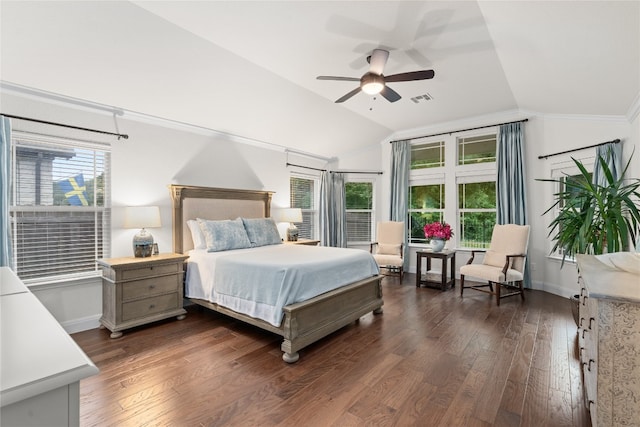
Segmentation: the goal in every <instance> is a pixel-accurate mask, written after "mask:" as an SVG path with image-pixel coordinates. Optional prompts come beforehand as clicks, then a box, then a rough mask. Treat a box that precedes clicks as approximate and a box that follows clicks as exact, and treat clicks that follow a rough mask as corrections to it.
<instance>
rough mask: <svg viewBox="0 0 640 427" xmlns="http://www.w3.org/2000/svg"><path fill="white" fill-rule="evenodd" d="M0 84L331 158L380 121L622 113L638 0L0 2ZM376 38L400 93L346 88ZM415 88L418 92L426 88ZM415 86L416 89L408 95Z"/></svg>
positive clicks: (381, 132)
mask: <svg viewBox="0 0 640 427" xmlns="http://www.w3.org/2000/svg"><path fill="white" fill-rule="evenodd" d="M0 15H1V16H0V18H1V24H2V29H1V30H0V31H1V32H0V36H1V38H2V41H1V49H2V50H1V51H0V59H1V64H0V72H1V79H2V81H3V82H5V83H10V84H13V85H19V86H24V87H27V88H35V89H39V90H43V91H47V92H51V93H55V94H60V95H64V96H68V97H73V98H78V99H83V100H88V101H92V102H97V103H101V104H105V105H110V106H115V107H118V108H122V109H124V110H128V111H134V112H140V113H144V114H148V115H152V116H157V117H161V118H166V119H171V120H175V121H178V122H183V123H188V124H193V125H197V126H201V127H205V128H210V129H214V130H219V131H223V132H228V133H232V134H235V135H240V136H243V137H247V138H252V139H256V140H259V141H264V142H268V143H271V144H276V145H280V146H284V147H291V148H295V149H298V150H302V151H306V152H310V153H315V154H319V155H324V156H327V157H331V156H334V155H337V154H339V153H341V152H344V151H350V150H355V149H360V148H363V147H366V146H369V145H371V144H377V143H378V142H380V141H381V140H383V139H385V138H387V137H389V136H390V135H392V134H393V133H397V132H402V131H406V130H407V129H414V128H421V127H427V126H431V125H437V124H440V123H447V122H452V121H457V120H461V119H464V118H468V117H478V116H490V115H492V114H496V113H499V112H505V111H513V110H520V111H524V112H535V113H542V114H585V115H607V116H608V115H613V116H624V115H626V114H628V112H629V110H630V108H632V106H633V105H634V102H638V101H637V97H638V95H639V94H640V2H637V1H620V2H616V1H548V2H544V1H505V2H498V1H407V2H402V1H372V2H363V1H344V2H340V1H318V2H314V1H194V2H190V1H164V2H154V1H134V2H126V1H125V2H116V1H91V2H80V1H78V2H69V1H64V2H61V1H46V2H36V1H29V2H24V1H20V2H14V1H5V0H3V1H2V2H1V3H0ZM375 48H384V49H387V50H389V51H390V57H389V60H388V62H387V64H386V67H385V70H384V74H386V75H390V74H395V73H401V72H407V71H414V70H421V69H433V70H434V71H435V77H434V78H433V79H432V80H423V81H416V82H401V83H391V84H389V85H390V87H392V88H393V89H394V90H395V91H397V92H398V93H399V94H400V95H401V96H402V99H400V100H399V101H397V102H395V103H390V102H388V101H386V100H385V99H384V98H382V97H381V96H379V95H378V96H369V95H365V94H364V93H360V94H358V95H356V96H354V97H353V98H351V99H349V100H348V101H346V102H344V103H342V104H336V103H334V101H335V100H336V99H338V98H339V97H341V96H342V95H344V94H346V93H347V92H349V91H350V90H352V89H354V88H355V87H356V86H357V84H358V83H357V82H350V81H325V80H317V79H316V76H318V75H333V76H350V77H357V78H359V77H360V76H361V75H362V74H364V73H365V72H366V71H367V70H368V67H369V65H368V64H367V62H366V57H367V55H369V54H370V53H371V51H372V50H373V49H375ZM424 95H428V97H429V98H432V99H430V100H425V98H427V97H425V96H424ZM412 98H417V99H412Z"/></svg>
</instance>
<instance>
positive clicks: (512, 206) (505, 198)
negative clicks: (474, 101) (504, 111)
mask: <svg viewBox="0 0 640 427" xmlns="http://www.w3.org/2000/svg"><path fill="white" fill-rule="evenodd" d="M496 166H497V176H496V211H497V218H496V222H497V223H498V224H518V225H526V224H527V223H528V221H527V189H526V186H525V182H526V174H525V161H524V135H523V132H522V123H508V124H505V125H501V126H500V130H499V134H498V149H497V154H496ZM524 284H525V286H527V287H530V286H531V281H530V278H529V264H528V263H527V264H525V270H524Z"/></svg>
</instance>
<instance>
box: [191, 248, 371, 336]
mask: <svg viewBox="0 0 640 427" xmlns="http://www.w3.org/2000/svg"><path fill="white" fill-rule="evenodd" d="M378 272H379V270H378V265H377V264H376V262H375V260H374V259H373V257H372V256H371V254H369V253H368V252H366V251H364V250H361V249H344V248H329V247H319V246H305V245H287V244H282V245H271V246H262V247H259V248H250V249H239V250H233V251H223V252H206V251H205V250H193V251H191V252H189V264H188V268H187V280H186V289H185V292H186V296H187V297H188V298H198V299H204V300H207V301H210V302H213V303H216V304H219V305H222V306H225V307H227V308H230V309H232V310H234V311H236V312H239V313H243V314H247V315H249V316H251V317H255V318H258V319H262V320H264V321H266V322H268V323H270V324H272V325H274V326H279V325H280V323H281V322H282V318H283V314H284V313H283V311H282V308H283V307H284V306H286V305H289V304H293V303H296V302H301V301H305V300H308V299H310V298H313V297H315V296H317V295H320V294H323V293H325V292H328V291H330V290H333V289H336V288H339V287H340V286H344V285H347V284H349V283H353V282H356V281H358V280H361V279H365V278H367V277H371V276H374V275H376V274H378Z"/></svg>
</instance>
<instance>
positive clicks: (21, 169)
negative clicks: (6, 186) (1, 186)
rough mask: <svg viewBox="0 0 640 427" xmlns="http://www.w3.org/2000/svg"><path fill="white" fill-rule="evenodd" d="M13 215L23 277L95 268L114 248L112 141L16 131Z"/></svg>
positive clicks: (17, 260)
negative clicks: (112, 232) (111, 191)
mask: <svg viewBox="0 0 640 427" xmlns="http://www.w3.org/2000/svg"><path fill="white" fill-rule="evenodd" d="M10 216H11V225H12V239H13V253H14V262H15V267H16V273H17V274H18V276H19V277H20V278H21V279H23V280H30V279H34V280H36V279H45V278H51V277H58V276H68V275H79V274H85V273H93V272H95V271H96V270H97V266H96V262H95V261H96V259H98V258H103V257H106V256H109V253H110V241H111V238H110V230H111V201H110V145H109V144H104V143H98V142H92V141H85V140H78V139H72V138H64V137H53V136H47V135H41V134H31V133H24V132H14V134H13V135H12V189H11V206H10Z"/></svg>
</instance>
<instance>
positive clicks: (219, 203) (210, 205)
mask: <svg viewBox="0 0 640 427" xmlns="http://www.w3.org/2000/svg"><path fill="white" fill-rule="evenodd" d="M169 190H170V191H171V200H172V201H173V251H174V252H176V253H181V254H182V253H186V252H187V251H189V250H191V249H193V241H192V239H191V233H190V231H189V228H188V227H187V221H188V220H190V219H196V218H203V219H211V220H221V219H235V218H238V217H244V218H266V217H269V216H271V196H272V195H273V192H272V191H257V190H256V191H254V190H235V189H228V188H211V187H195V186H189V185H170V186H169Z"/></svg>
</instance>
